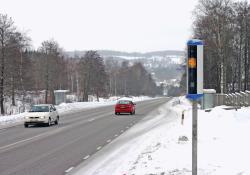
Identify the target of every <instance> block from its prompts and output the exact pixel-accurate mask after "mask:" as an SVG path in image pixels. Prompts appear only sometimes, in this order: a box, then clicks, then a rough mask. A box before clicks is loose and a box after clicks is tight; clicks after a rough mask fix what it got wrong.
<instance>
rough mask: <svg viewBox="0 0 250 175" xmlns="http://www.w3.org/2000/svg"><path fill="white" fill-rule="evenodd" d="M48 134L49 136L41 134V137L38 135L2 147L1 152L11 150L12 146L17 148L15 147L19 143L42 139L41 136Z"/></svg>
mask: <svg viewBox="0 0 250 175" xmlns="http://www.w3.org/2000/svg"><path fill="white" fill-rule="evenodd" d="M46 134H47V133H43V134H39V135H36V136H34V137H31V138H28V139H24V140H20V141H18V142H15V143H12V144H9V145H5V146H2V147H0V150H2V149H6V148H9V147H11V146H15V145H17V144H19V143H23V142H27V141H30V140H32V139H35V138H38V137H41V136H43V135H46Z"/></svg>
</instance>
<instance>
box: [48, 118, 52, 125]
mask: <svg viewBox="0 0 250 175" xmlns="http://www.w3.org/2000/svg"><path fill="white" fill-rule="evenodd" d="M50 125H51V119H50V118H49V120H48V123H47V126H50Z"/></svg>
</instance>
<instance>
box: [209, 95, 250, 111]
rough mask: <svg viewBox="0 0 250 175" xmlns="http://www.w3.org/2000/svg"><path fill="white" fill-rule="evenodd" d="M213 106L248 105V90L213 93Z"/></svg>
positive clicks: (249, 101)
mask: <svg viewBox="0 0 250 175" xmlns="http://www.w3.org/2000/svg"><path fill="white" fill-rule="evenodd" d="M214 104H215V106H219V105H227V106H234V107H243V106H250V91H245V92H243V91H240V92H235V93H230V94H215V103H214Z"/></svg>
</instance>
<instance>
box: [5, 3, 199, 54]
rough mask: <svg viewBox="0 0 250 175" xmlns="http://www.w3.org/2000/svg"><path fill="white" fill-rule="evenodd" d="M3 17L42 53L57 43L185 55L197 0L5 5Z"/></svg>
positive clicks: (68, 47) (74, 47)
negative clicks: (44, 44) (47, 43)
mask: <svg viewBox="0 0 250 175" xmlns="http://www.w3.org/2000/svg"><path fill="white" fill-rule="evenodd" d="M0 2H1V3H0V4H1V5H0V9H1V12H0V13H6V14H8V15H9V16H11V17H12V18H13V20H14V21H15V24H16V26H17V27H18V28H19V29H20V30H21V31H27V33H28V36H30V37H31V38H32V44H33V45H34V46H35V48H37V47H38V46H39V45H40V44H41V42H42V41H44V40H48V39H51V38H53V39H55V40H56V41H57V42H58V43H59V44H60V46H61V47H62V48H63V49H64V50H67V51H70V50H87V49H110V50H119V51H129V52H133V51H140V52H147V51H157V50H170V49H171V50H172V49H175V50H183V49H184V48H185V43H186V41H187V40H188V39H189V37H190V36H191V33H192V31H191V25H192V11H193V9H194V8H195V5H196V4H197V2H198V0H1V1H0Z"/></svg>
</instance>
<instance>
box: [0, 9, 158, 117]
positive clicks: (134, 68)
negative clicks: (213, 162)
mask: <svg viewBox="0 0 250 175" xmlns="http://www.w3.org/2000/svg"><path fill="white" fill-rule="evenodd" d="M30 41H31V39H30V38H29V37H28V36H27V34H25V33H22V32H20V31H19V30H18V29H17V27H16V26H15V25H14V22H13V20H12V19H11V18H10V17H8V15H3V14H0V107H1V114H4V113H5V111H4V103H5V101H6V100H7V99H9V98H11V101H12V105H15V101H16V96H22V97H25V95H27V94H28V93H29V92H40V91H44V94H45V99H44V103H55V98H54V90H57V89H64V90H70V92H71V93H74V94H76V95H77V96H78V97H79V101H88V96H89V95H95V96H96V97H97V99H98V98H99V96H104V97H107V96H113V95H152V96H154V95H156V94H162V92H161V91H162V89H161V88H158V87H156V85H155V82H154V80H153V79H152V77H151V75H150V74H149V73H148V72H147V71H146V70H145V68H144V67H143V65H142V64H141V63H136V64H133V65H129V63H128V62H123V63H122V64H119V63H118V61H116V60H114V59H109V60H106V61H105V62H104V59H103V58H102V57H101V56H100V55H99V54H98V53H97V52H96V51H87V52H86V53H85V55H84V56H83V57H77V56H76V57H74V58H67V57H65V56H64V54H63V50H62V49H61V47H60V45H59V44H58V43H57V42H56V41H55V40H53V39H51V40H45V41H44V42H42V44H41V46H40V47H39V48H38V49H37V50H34V49H32V46H31V44H30V43H31V42H30Z"/></svg>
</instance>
